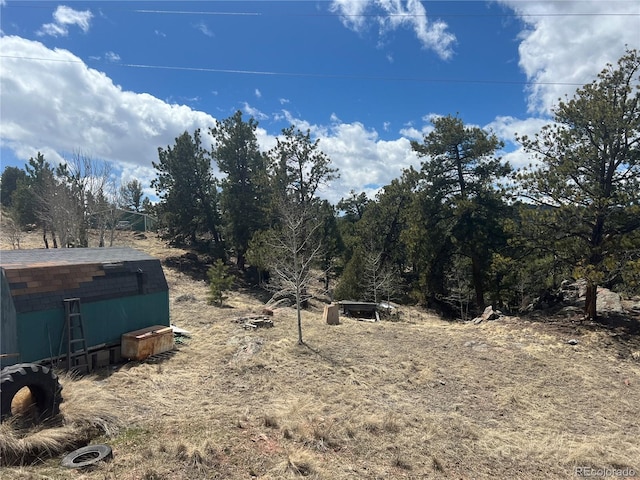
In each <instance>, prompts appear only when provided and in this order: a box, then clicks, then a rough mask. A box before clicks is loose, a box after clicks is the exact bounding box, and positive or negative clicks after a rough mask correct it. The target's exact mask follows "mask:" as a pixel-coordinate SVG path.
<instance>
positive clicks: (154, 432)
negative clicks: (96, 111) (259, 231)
mask: <svg viewBox="0 0 640 480" xmlns="http://www.w3.org/2000/svg"><path fill="white" fill-rule="evenodd" d="M127 242H128V244H130V245H132V246H134V247H137V248H140V249H143V250H146V251H148V252H149V253H151V254H153V255H155V256H158V257H160V258H164V257H166V256H169V255H180V254H181V253H182V252H178V253H176V252H175V251H169V250H167V249H166V248H165V247H164V245H163V244H162V242H159V241H158V240H156V239H154V238H149V239H146V240H135V239H133V238H132V237H131V238H128V239H127ZM23 245H24V241H23ZM165 273H166V275H167V280H168V282H169V285H170V307H171V316H172V321H173V322H174V323H175V324H177V325H179V326H180V327H182V328H185V329H188V330H190V331H191V332H192V337H191V339H189V340H188V341H187V342H186V343H185V344H182V345H179V348H178V351H177V352H176V354H175V355H174V356H173V357H172V358H170V359H168V360H166V361H164V362H163V363H160V364H151V363H134V362H131V363H128V364H125V365H123V366H121V367H120V368H118V369H115V370H110V371H109V374H108V375H106V376H104V377H95V378H88V379H84V380H82V382H83V383H81V382H73V381H71V380H70V379H63V381H64V390H63V394H64V396H65V403H64V404H63V413H64V415H65V418H67V415H69V416H71V415H73V416H74V418H83V419H84V420H85V422H87V423H89V424H91V423H93V424H96V423H97V424H98V427H99V429H101V430H103V431H106V433H103V434H101V436H98V437H96V438H94V439H93V442H94V443H108V444H110V445H111V446H112V447H113V449H114V459H113V461H111V462H109V463H105V464H102V465H100V466H99V467H97V468H96V469H95V470H93V471H90V472H84V473H83V474H82V475H81V476H77V478H83V479H87V480H98V479H100V480H102V479H118V480H121V479H122V480H142V479H146V480H154V479H156V480H159V479H162V480H165V479H166V480H187V479H216V478H220V479H223V478H224V479H241V478H258V479H295V478H312V479H330V480H334V479H337V480H341V479H360V478H366V479H377V478H379V479H383V478H384V479H387V478H459V479H471V478H479V479H480V478H520V479H527V478H531V479H533V478H536V479H537V478H575V467H577V466H590V467H594V468H605V467H608V468H619V469H623V468H625V467H628V468H632V469H634V470H635V472H636V475H638V474H639V473H640V460H639V459H640V361H638V358H637V352H639V351H640V341H639V340H638V338H631V339H626V340H625V341H626V343H625V345H624V348H622V346H621V344H620V343H619V342H618V340H617V337H612V336H611V335H610V332H608V331H599V330H589V331H586V330H584V331H583V330H580V329H578V328H577V327H576V328H574V330H567V329H565V330H561V329H557V328H551V327H550V326H549V325H548V324H546V323H544V322H531V321H527V320H518V319H514V320H510V321H498V322H489V323H486V324H480V325H469V324H458V323H447V322H445V321H442V320H440V319H439V318H436V317H434V316H431V315H428V314H427V313H425V312H423V311H420V310H418V309H405V310H404V311H403V312H402V313H403V314H402V321H400V322H393V323H391V322H381V323H366V322H358V321H355V320H352V319H346V318H342V319H341V322H342V323H341V324H340V325H337V326H329V325H326V324H323V323H322V321H321V318H322V311H321V307H322V305H321V304H317V305H315V307H314V308H312V310H311V311H307V312H304V315H303V329H304V332H303V333H304V336H305V340H306V343H307V345H306V346H299V345H297V343H296V330H295V315H294V311H293V310H292V309H290V308H280V309H276V311H275V315H274V322H275V327H274V328H272V329H264V330H257V331H251V332H250V331H245V330H243V329H241V328H240V326H239V325H238V324H237V323H235V322H233V320H234V319H236V318H238V317H242V316H246V315H249V314H255V313H258V312H259V311H260V309H261V304H260V302H258V301H257V300H255V299H254V298H253V297H251V296H250V295H248V294H247V293H245V292H234V293H233V294H231V295H230V298H229V299H228V300H227V301H226V306H225V308H217V307H214V306H211V305H208V304H207V288H206V285H205V283H204V282H198V281H193V280H192V279H190V278H189V277H188V276H187V275H184V274H182V273H180V272H177V271H175V270H173V269H169V268H165ZM568 335H571V337H572V338H577V339H578V340H579V343H578V345H575V346H571V345H568V344H567V343H566V340H567V338H568ZM76 387H77V388H76ZM76 390H79V391H86V392H87V393H86V395H87V396H88V397H89V398H90V399H91V401H86V402H84V401H82V402H75V401H74V400H73V397H69V395H73V393H72V392H74V391H76ZM106 405H108V412H110V413H111V414H112V415H113V418H110V419H107V418H105V417H104V416H103V415H95V414H96V413H97V411H98V409H99V407H100V406H106ZM80 406H82V408H84V414H81V413H80V411H76V408H78V409H80ZM87 409H88V410H87ZM115 417H117V423H115V424H114V423H113V420H115ZM69 418H71V417H69ZM96 418H99V419H102V420H100V421H96V420H95V419H96ZM91 419H93V420H91ZM101 422H102V426H101V425H100V424H101ZM113 425H116V426H118V427H119V430H118V429H114V428H113V427H112V426H113ZM2 428H3V434H5V431H4V429H5V428H6V427H5V426H3V427H2ZM51 430H54V429H51ZM41 432H42V433H41V434H42V435H45V433H44V432H45V430H42V431H41ZM108 434H111V437H109V436H108ZM3 437H4V435H3ZM5 472H6V475H7V478H19V479H39V478H48V479H65V478H68V472H66V471H64V470H62V469H61V468H60V467H59V458H54V459H52V460H48V461H44V462H42V463H40V464H39V465H35V466H25V467H20V468H6V469H4V471H3V475H4V474H5ZM3 478H5V477H3Z"/></svg>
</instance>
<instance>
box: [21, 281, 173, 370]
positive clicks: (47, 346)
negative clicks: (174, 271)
mask: <svg viewBox="0 0 640 480" xmlns="http://www.w3.org/2000/svg"><path fill="white" fill-rule="evenodd" d="M80 308H81V313H82V320H83V323H84V333H85V339H86V341H87V348H89V349H91V348H92V347H97V346H100V345H103V344H107V345H109V344H118V343H120V338H121V335H122V334H123V333H127V332H131V331H134V330H139V329H141V328H145V327H148V326H150V325H164V326H169V324H170V322H169V292H168V291H164V292H156V293H151V294H147V295H136V296H128V297H120V298H113V299H109V300H102V301H97V302H88V303H81V307H80ZM16 320H17V321H16V324H17V337H18V351H19V352H20V359H19V361H20V362H34V361H38V360H41V359H43V358H50V357H57V356H58V355H61V354H62V355H65V354H66V353H67V345H66V341H65V338H63V334H64V330H65V318H64V308H60V309H53V310H41V311H35V312H27V313H19V314H17V319H16ZM61 340H62V342H63V343H62V347H61Z"/></svg>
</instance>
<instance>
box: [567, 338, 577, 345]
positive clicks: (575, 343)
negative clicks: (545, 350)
mask: <svg viewBox="0 0 640 480" xmlns="http://www.w3.org/2000/svg"><path fill="white" fill-rule="evenodd" d="M567 343H568V344H569V345H577V344H578V340H576V339H575V338H572V339H570V340H567Z"/></svg>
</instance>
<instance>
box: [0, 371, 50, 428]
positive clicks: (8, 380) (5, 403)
mask: <svg viewBox="0 0 640 480" xmlns="http://www.w3.org/2000/svg"><path fill="white" fill-rule="evenodd" d="M24 387H27V388H28V389H29V390H30V391H31V397H32V398H33V401H34V403H35V406H36V408H37V416H36V421H38V422H41V421H42V420H45V419H47V418H51V417H55V416H56V415H58V414H59V413H60V403H61V402H62V395H61V392H62V386H61V385H60V382H59V381H58V376H57V375H56V374H55V373H53V370H51V369H50V368H48V367H45V366H42V365H38V364H35V363H20V364H17V365H12V366H10V367H5V368H3V369H2V371H1V372H0V421H3V420H5V419H6V418H8V417H10V416H11V415H12V412H11V402H12V401H13V398H14V397H15V396H16V394H17V393H18V392H19V391H20V389H22V388H24Z"/></svg>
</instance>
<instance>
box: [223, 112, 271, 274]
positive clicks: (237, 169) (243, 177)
mask: <svg viewBox="0 0 640 480" xmlns="http://www.w3.org/2000/svg"><path fill="white" fill-rule="evenodd" d="M257 126H258V123H257V122H256V121H255V120H254V119H253V118H251V119H249V121H248V122H244V121H243V120H242V112H240V111H237V112H236V113H235V114H234V115H233V116H232V117H229V118H227V119H226V120H224V121H222V122H218V123H217V125H216V126H215V127H214V128H212V129H211V135H212V136H213V138H214V140H215V147H214V149H213V152H212V156H213V158H214V160H215V161H216V162H217V164H218V168H219V169H220V171H221V172H223V173H225V174H226V177H225V178H223V179H222V180H221V182H220V186H221V189H222V194H221V198H220V204H221V206H222V215H223V220H224V223H225V231H226V233H227V235H226V239H227V241H228V242H229V243H230V246H231V247H232V248H233V250H234V251H235V255H236V262H237V265H238V268H240V269H241V270H244V264H245V255H246V252H247V248H248V245H249V241H250V240H251V237H252V236H253V234H254V233H255V232H257V231H258V230H260V229H262V228H264V227H265V226H266V224H267V222H266V214H267V211H266V208H267V207H268V203H267V202H265V199H266V198H267V197H268V194H267V191H266V188H265V187H266V184H267V182H266V176H267V169H266V161H265V158H264V156H263V155H262V153H261V152H260V150H259V149H258V142H257V140H256V128H257Z"/></svg>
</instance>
